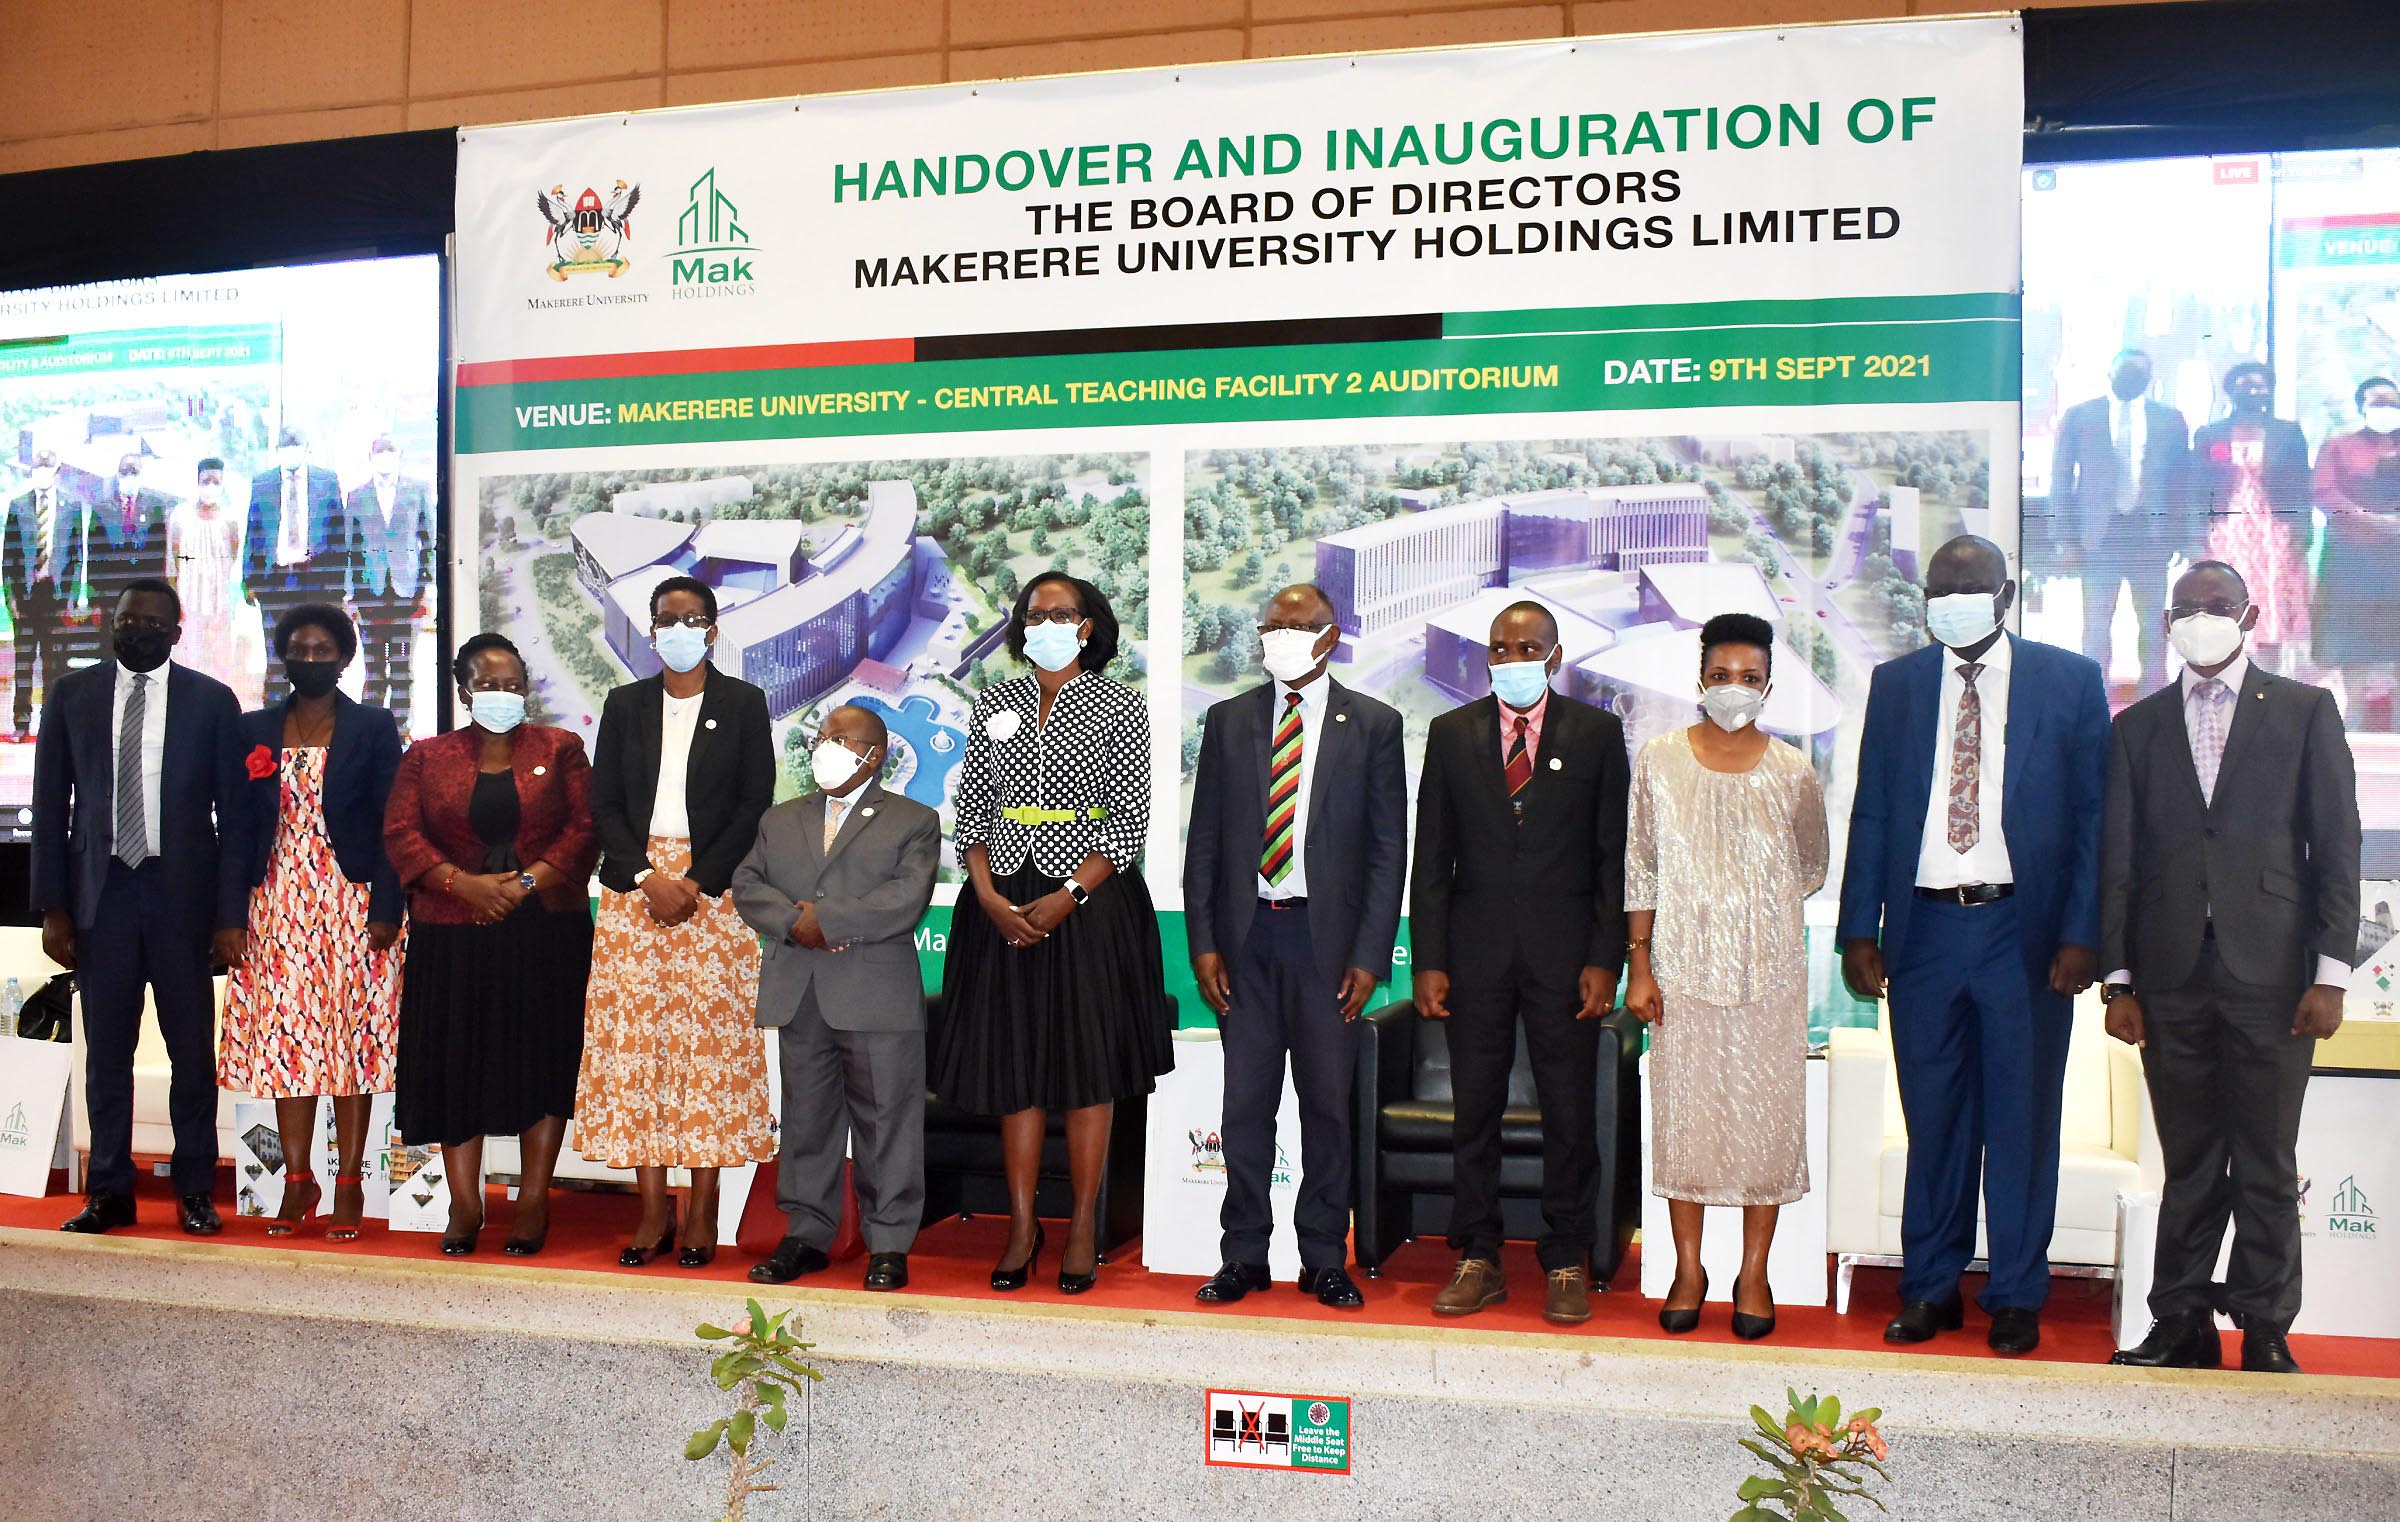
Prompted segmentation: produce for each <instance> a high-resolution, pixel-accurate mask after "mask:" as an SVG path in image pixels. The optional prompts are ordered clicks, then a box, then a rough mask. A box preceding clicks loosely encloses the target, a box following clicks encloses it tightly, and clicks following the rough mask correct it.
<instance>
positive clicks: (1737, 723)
mask: <svg viewBox="0 0 2400 1522" xmlns="http://www.w3.org/2000/svg"><path fill="white" fill-rule="evenodd" d="M1700 706H1701V707H1702V708H1703V709H1705V710H1707V712H1708V719H1709V722H1710V723H1712V724H1714V725H1716V726H1717V728H1719V729H1722V730H1725V731H1727V732H1728V733H1730V732H1732V731H1734V730H1740V729H1747V728H1749V727H1750V725H1751V724H1752V723H1754V722H1756V720H1757V718H1758V712H1759V710H1760V709H1762V708H1764V707H1766V706H1767V694H1766V689H1764V688H1762V687H1738V686H1735V685H1734V684H1733V683H1731V682H1727V683H1725V684H1723V685H1722V686H1717V687H1711V688H1708V689H1707V690H1706V691H1704V692H1702V693H1701V694H1700Z"/></svg>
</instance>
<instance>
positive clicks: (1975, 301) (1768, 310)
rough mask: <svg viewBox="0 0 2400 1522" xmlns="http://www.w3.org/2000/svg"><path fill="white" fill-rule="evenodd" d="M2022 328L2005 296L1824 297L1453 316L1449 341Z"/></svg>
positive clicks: (1446, 329) (1446, 323)
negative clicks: (1845, 327)
mask: <svg viewBox="0 0 2400 1522" xmlns="http://www.w3.org/2000/svg"><path fill="white" fill-rule="evenodd" d="M1978 320H1983V321H2001V322H2012V323H2013V322H2015V321H2016V320H2017V298H2016V296H2015V295H2014V294H2012V293H2010V292H2006V291H1990V292H1966V293H1962V294H1957V295H1945V296H1825V297H1810V298H1803V299H1799V300H1792V301H1685V302H1660V303H1656V304H1654V305H1649V306H1629V307H1540V308H1535V309H1533V310H1530V311H1523V312H1453V313H1452V314H1450V315H1449V316H1447V317H1445V318H1443V319H1442V332H1443V334H1444V336H1446V337H1450V338H1484V337H1490V336H1493V335H1495V334H1502V333H1611V332H1634V331H1644V330H1647V331H1653V332H1655V331H1660V330H1665V329H1672V328H1719V327H1768V326H1777V325H1791V326H1799V327H1817V326H1824V325H1826V324H1833V323H1860V322H1876V323H1880V322H1973V321H1978Z"/></svg>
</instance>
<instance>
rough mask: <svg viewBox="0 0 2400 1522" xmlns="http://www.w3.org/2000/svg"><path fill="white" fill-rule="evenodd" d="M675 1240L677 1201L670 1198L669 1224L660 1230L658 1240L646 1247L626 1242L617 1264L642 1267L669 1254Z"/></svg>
mask: <svg viewBox="0 0 2400 1522" xmlns="http://www.w3.org/2000/svg"><path fill="white" fill-rule="evenodd" d="M674 1242H675V1202H674V1201H673V1200H669V1201H667V1224H666V1226H665V1228H664V1229H663V1230H661V1231H660V1232H659V1234H658V1240H657V1241H655V1242H652V1243H651V1244H650V1245H649V1246H648V1247H644V1246H642V1245H640V1244H639V1243H635V1242H628V1243H626V1244H625V1248H624V1250H623V1251H622V1252H620V1253H618V1254H617V1266H618V1267H620V1268H640V1267H641V1266H642V1265H643V1264H645V1263H648V1262H649V1261H650V1260H651V1259H653V1258H663V1257H665V1256H666V1255H667V1249H668V1248H669V1247H671V1246H673V1245H674Z"/></svg>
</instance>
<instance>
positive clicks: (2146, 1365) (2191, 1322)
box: [2108, 1311, 2224, 1369]
mask: <svg viewBox="0 0 2400 1522" xmlns="http://www.w3.org/2000/svg"><path fill="white" fill-rule="evenodd" d="M2223 1356H2224V1350H2223V1349H2222V1348H2221V1347H2219V1346H2218V1343H2217V1319H2216V1317H2214V1316H2212V1315H2210V1314H2209V1313H2208V1312H2206V1311H2178V1312H2176V1313H2175V1314H2174V1315H2172V1316H2161V1317H2159V1318H2158V1319H2157V1320H2156V1321H2153V1322H2151V1323H2150V1335H2149V1336H2147V1337H2145V1338H2143V1339H2142V1340H2141V1342H2140V1343H2139V1344H2138V1345H2137V1346H2134V1347H2130V1348H2119V1349H2118V1350H2117V1351H2116V1352H2114V1353H2111V1354H2109V1355H2108V1361H2109V1362H2110V1363H2113V1364H2115V1365H2117V1366H2118V1367H2119V1368H2128V1369H2213V1368H2215V1367H2216V1366H2217V1363H2218V1361H2219V1359H2221V1358H2222V1357H2223Z"/></svg>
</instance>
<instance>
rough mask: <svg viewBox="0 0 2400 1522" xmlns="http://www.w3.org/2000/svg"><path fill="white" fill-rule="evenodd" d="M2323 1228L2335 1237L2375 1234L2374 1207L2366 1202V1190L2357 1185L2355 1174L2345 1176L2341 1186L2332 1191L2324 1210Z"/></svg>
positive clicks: (2369, 1235)
mask: <svg viewBox="0 0 2400 1522" xmlns="http://www.w3.org/2000/svg"><path fill="white" fill-rule="evenodd" d="M2325 1230H2326V1232H2327V1234H2328V1235H2331V1236H2337V1237H2372V1236H2374V1235H2375V1207H2374V1206H2372V1205H2369V1204H2368V1203H2367V1192H2366V1191H2365V1190H2363V1189H2361V1188H2359V1187H2358V1179H2357V1178H2356V1177H2355V1176H2345V1177H2344V1178H2343V1179H2342V1186H2341V1187H2340V1188H2339V1189H2336V1190H2334V1191H2333V1198H2332V1200H2331V1201H2329V1202H2328V1208H2327V1209H2326V1212H2325Z"/></svg>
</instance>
